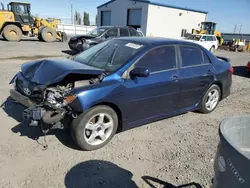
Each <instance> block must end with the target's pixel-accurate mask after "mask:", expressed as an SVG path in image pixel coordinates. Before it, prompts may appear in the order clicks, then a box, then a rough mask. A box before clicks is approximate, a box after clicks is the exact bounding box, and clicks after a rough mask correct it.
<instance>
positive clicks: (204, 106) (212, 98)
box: [200, 85, 221, 114]
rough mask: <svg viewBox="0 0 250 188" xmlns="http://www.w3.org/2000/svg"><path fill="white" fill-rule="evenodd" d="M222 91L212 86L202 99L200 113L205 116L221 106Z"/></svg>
mask: <svg viewBox="0 0 250 188" xmlns="http://www.w3.org/2000/svg"><path fill="white" fill-rule="evenodd" d="M220 98H221V90H220V87H219V86H217V85H212V86H211V87H210V88H209V89H208V90H207V92H206V93H205V95H204V96H203V98H202V102H201V109H200V112H202V113H204V114H208V113H211V112H212V111H214V110H215V108H216V107H217V105H218V104H219V101H220Z"/></svg>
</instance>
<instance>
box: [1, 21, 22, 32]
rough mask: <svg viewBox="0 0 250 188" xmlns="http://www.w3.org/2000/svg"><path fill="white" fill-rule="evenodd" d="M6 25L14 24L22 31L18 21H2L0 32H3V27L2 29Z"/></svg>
mask: <svg viewBox="0 0 250 188" xmlns="http://www.w3.org/2000/svg"><path fill="white" fill-rule="evenodd" d="M7 25H16V26H17V27H19V28H20V29H21V30H22V31H23V29H22V25H21V23H20V22H4V24H3V25H2V28H1V30H0V33H2V32H3V29H4V28H5V26H7Z"/></svg>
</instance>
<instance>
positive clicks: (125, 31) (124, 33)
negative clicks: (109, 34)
mask: <svg viewBox="0 0 250 188" xmlns="http://www.w3.org/2000/svg"><path fill="white" fill-rule="evenodd" d="M120 36H121V37H127V36H129V32H128V29H124V28H120Z"/></svg>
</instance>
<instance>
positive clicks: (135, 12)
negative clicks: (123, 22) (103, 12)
mask: <svg viewBox="0 0 250 188" xmlns="http://www.w3.org/2000/svg"><path fill="white" fill-rule="evenodd" d="M141 18H142V9H128V18H127V25H128V26H132V27H140V26H141Z"/></svg>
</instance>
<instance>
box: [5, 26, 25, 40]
mask: <svg viewBox="0 0 250 188" xmlns="http://www.w3.org/2000/svg"><path fill="white" fill-rule="evenodd" d="M3 37H4V38H5V39H6V40H8V41H16V42H19V41H20V40H21V39H22V30H21V29H20V28H19V27H18V26H16V25H7V26H5V27H4V29H3Z"/></svg>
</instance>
